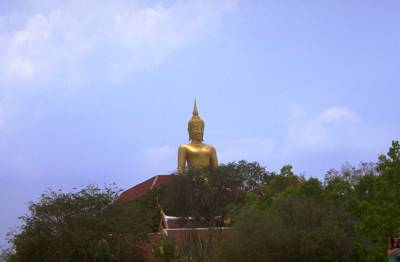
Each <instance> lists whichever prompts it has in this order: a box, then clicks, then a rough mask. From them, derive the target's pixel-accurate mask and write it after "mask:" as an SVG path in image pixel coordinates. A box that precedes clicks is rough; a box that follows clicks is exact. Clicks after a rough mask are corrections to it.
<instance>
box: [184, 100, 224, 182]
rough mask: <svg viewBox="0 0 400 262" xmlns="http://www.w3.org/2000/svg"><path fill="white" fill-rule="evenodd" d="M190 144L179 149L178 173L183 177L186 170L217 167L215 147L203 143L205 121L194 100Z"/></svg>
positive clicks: (189, 128) (189, 127)
mask: <svg viewBox="0 0 400 262" xmlns="http://www.w3.org/2000/svg"><path fill="white" fill-rule="evenodd" d="M188 132H189V140H190V141H191V143H190V144H183V145H180V146H179V149H178V173H179V174H180V175H182V174H183V173H184V172H185V169H186V168H193V167H195V168H203V167H209V166H211V167H217V166H218V159H217V152H216V150H215V147H213V146H212V145H206V144H204V143H203V135H204V121H203V120H202V119H201V118H200V116H199V112H198V110H197V105H196V99H195V100H194V108H193V115H192V118H191V119H190V121H189V123H188Z"/></svg>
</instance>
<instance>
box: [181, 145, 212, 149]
mask: <svg viewBox="0 0 400 262" xmlns="http://www.w3.org/2000/svg"><path fill="white" fill-rule="evenodd" d="M195 147H197V148H198V146H194V145H193V144H181V145H180V146H179V149H191V148H195ZM201 147H203V148H208V149H210V150H215V147H214V146H213V145H207V144H202V145H201Z"/></svg>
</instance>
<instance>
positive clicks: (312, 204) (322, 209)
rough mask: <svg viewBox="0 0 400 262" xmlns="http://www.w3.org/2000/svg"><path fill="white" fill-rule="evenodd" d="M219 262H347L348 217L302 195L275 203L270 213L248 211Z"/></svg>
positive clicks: (350, 252)
mask: <svg viewBox="0 0 400 262" xmlns="http://www.w3.org/2000/svg"><path fill="white" fill-rule="evenodd" d="M217 258H218V259H217V260H220V261H232V262H234V261H254V262H257V261H353V258H354V254H353V231H352V223H351V216H350V214H349V213H347V212H346V211H345V210H343V209H339V208H337V207H335V206H330V205H325V203H321V202H318V201H315V200H314V199H312V198H309V197H306V196H303V195H290V196H286V197H284V198H281V199H279V200H277V201H276V202H275V203H274V204H273V206H272V207H271V208H270V209H257V208H256V207H254V206H253V207H248V208H244V209H243V210H241V212H240V214H239V216H238V217H236V218H235V233H234V235H233V237H232V238H231V239H229V240H227V241H226V242H225V243H224V244H223V246H222V248H221V250H220V252H219V254H218V256H217Z"/></svg>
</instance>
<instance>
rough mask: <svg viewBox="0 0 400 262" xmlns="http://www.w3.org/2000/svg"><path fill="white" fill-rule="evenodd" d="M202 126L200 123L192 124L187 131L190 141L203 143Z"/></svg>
mask: <svg viewBox="0 0 400 262" xmlns="http://www.w3.org/2000/svg"><path fill="white" fill-rule="evenodd" d="M203 135H204V125H202V124H200V123H196V124H193V125H192V126H191V128H190V129H189V137H190V139H191V140H195V141H203Z"/></svg>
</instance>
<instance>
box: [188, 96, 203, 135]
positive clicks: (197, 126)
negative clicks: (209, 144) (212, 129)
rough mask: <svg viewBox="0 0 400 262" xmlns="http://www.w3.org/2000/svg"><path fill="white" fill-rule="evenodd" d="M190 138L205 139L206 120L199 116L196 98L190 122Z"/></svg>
mask: <svg viewBox="0 0 400 262" xmlns="http://www.w3.org/2000/svg"><path fill="white" fill-rule="evenodd" d="M188 132H189V140H191V141H193V140H195V141H200V142H202V141H203V135H204V121H203V120H202V119H201V118H200V116H199V111H198V110H197V106H196V100H194V108H193V115H192V118H191V119H190V121H189V123H188Z"/></svg>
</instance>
